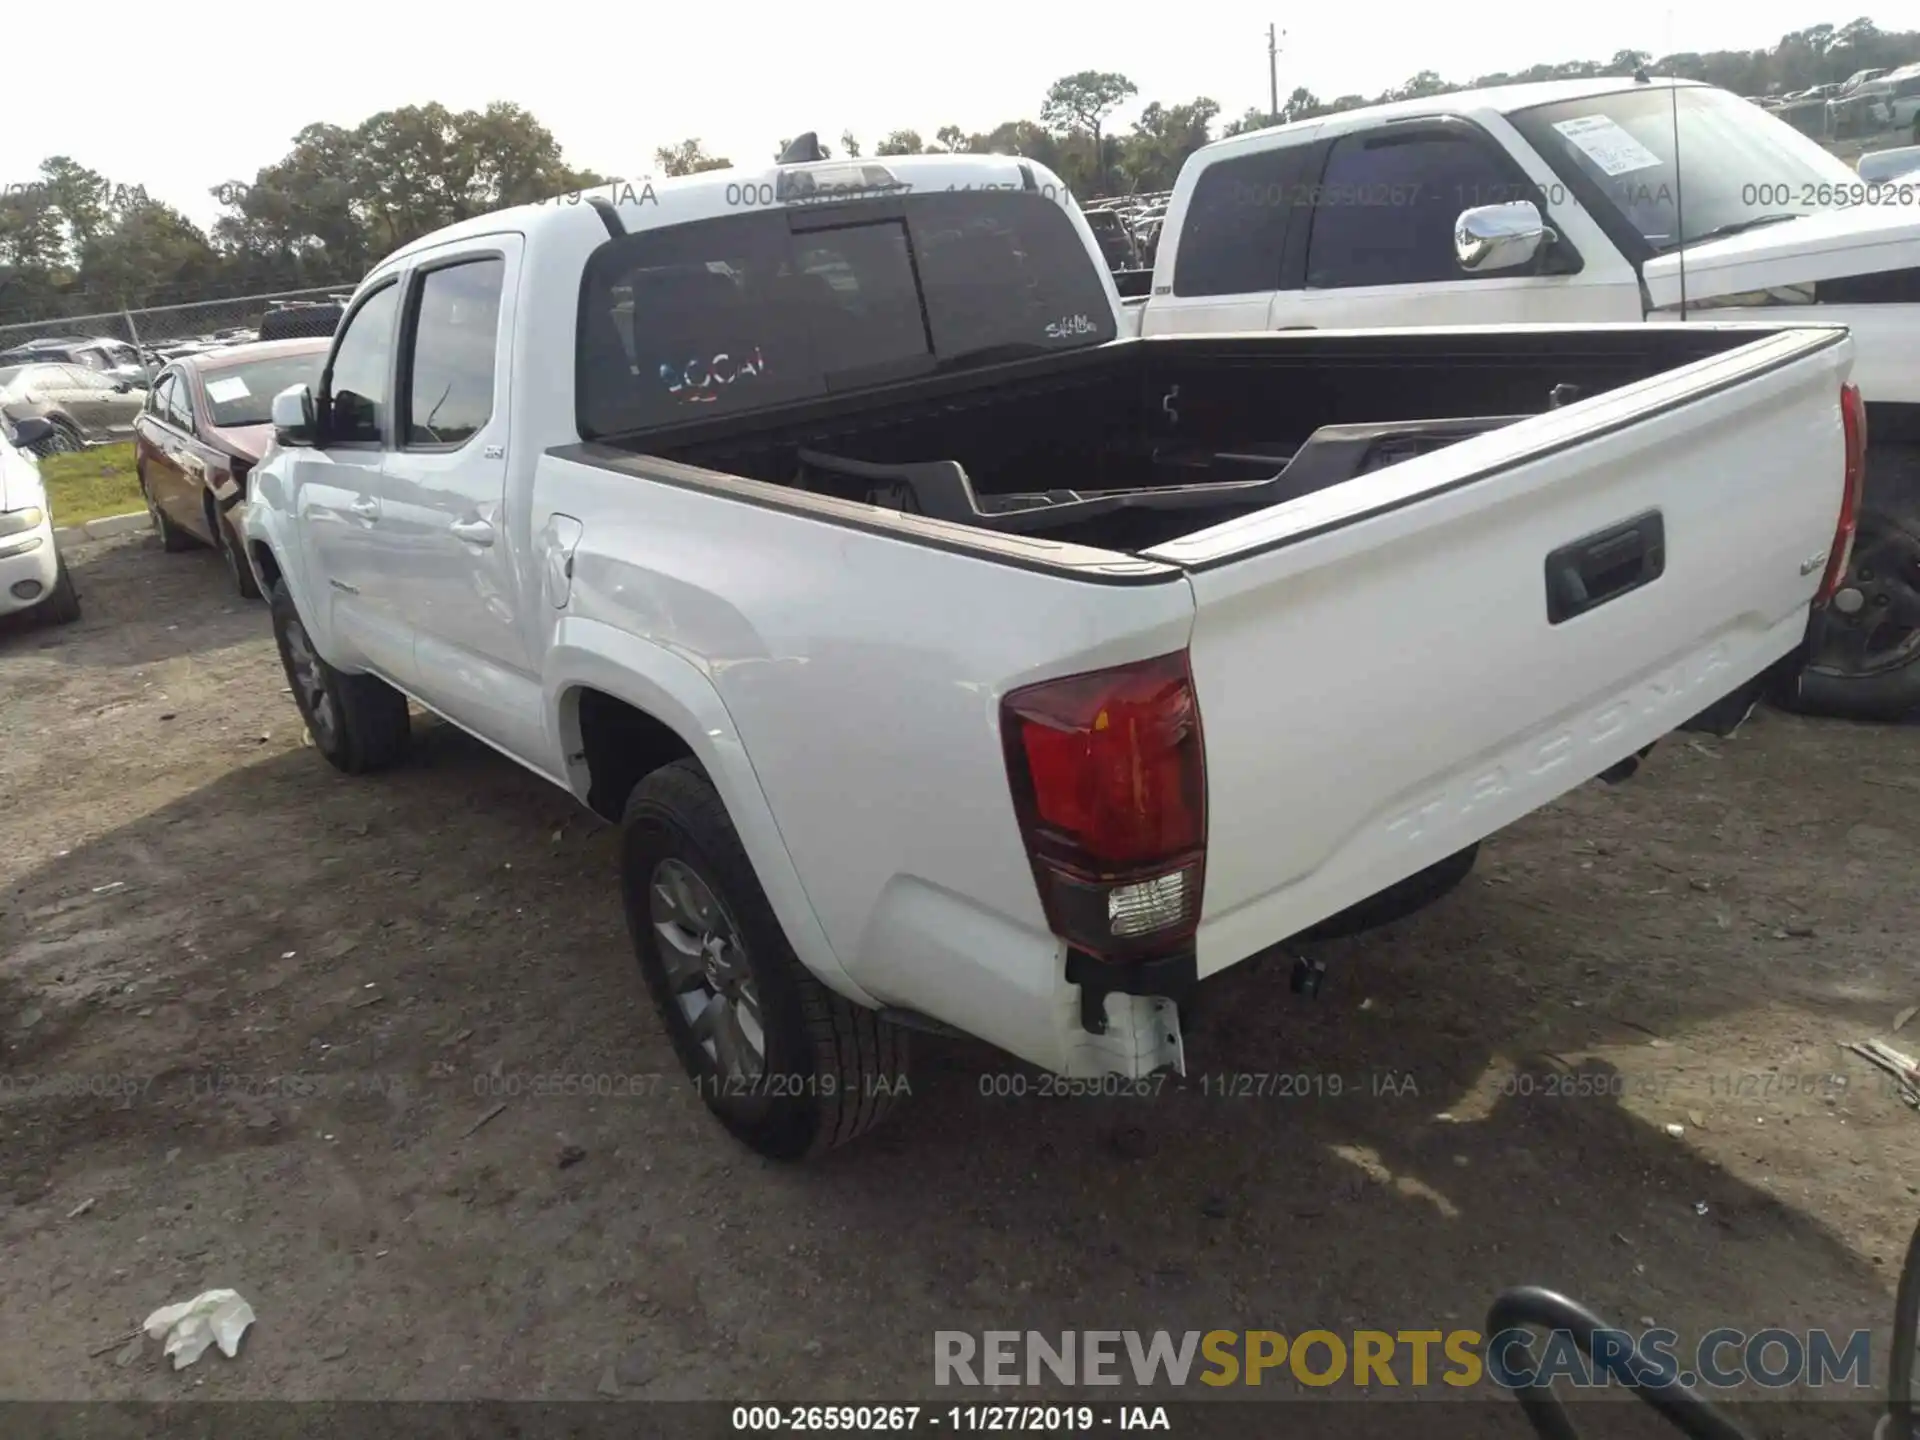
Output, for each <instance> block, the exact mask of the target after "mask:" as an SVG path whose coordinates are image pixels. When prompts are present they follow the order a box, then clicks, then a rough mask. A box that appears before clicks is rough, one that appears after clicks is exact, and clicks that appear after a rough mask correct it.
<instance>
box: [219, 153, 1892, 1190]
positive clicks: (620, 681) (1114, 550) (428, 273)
mask: <svg viewBox="0 0 1920 1440" xmlns="http://www.w3.org/2000/svg"><path fill="white" fill-rule="evenodd" d="M1063 195H1064V191H1063V189H1062V187H1061V186H1060V184H1059V181H1058V180H1057V179H1056V178H1055V177H1054V176H1052V175H1051V174H1049V173H1047V172H1046V171H1045V170H1044V169H1042V168H1041V167H1039V166H1037V165H1032V164H1029V163H1027V162H1023V161H1019V160H1017V159H1009V158H1001V157H991V156H969V157H942V158H930V157H916V158H906V159H888V160H887V161H886V162H885V163H884V164H882V163H879V162H868V161H857V162H841V163H831V162H829V163H810V164H800V163H796V164H788V165H777V166H775V167H773V168H771V169H768V170H765V171H757V172H741V171H735V170H728V171H723V172H719V173H710V174H705V175H698V176H692V177H686V178H682V179H675V180H668V181H664V182H655V183H653V184H649V185H645V186H642V185H639V184H634V185H624V186H613V187H608V188H607V189H604V190H601V191H596V192H595V193H593V194H592V195H590V196H588V197H586V201H585V203H567V202H561V203H558V204H548V205H545V206H526V207H522V208H519V209H514V210H507V211H503V212H501V213H498V214H494V215H488V216H485V217H482V218H479V219H475V220H470V221H467V222H464V223H462V224H459V225H456V226H453V227H451V228H449V229H446V230H442V231H440V232H437V233H435V234H433V235H430V236H428V237H426V238H424V239H422V240H420V241H418V242H416V243H414V244H412V245H409V246H407V247H406V248H405V249H403V250H400V251H399V252H397V253H395V254H394V255H392V256H391V257H389V258H388V259H387V260H385V261H383V262H382V263H381V264H380V265H379V266H378V267H377V268H376V269H375V270H374V271H373V273H372V274H371V275H369V276H368V278H367V279H366V281H365V282H364V283H363V284H362V285H361V286H360V288H359V290H358V291H357V292H356V294H355V295H354V297H353V300H352V302H351V304H350V305H349V306H348V309H347V313H346V315H345V317H344V319H343V321H342V323H341V326H340V329H339V331H338V333H337V335H336V336H335V338H334V341H333V349H332V352H331V354H330V356H329V358H328V359H327V361H326V363H325V367H324V370H323V372H322V375H321V379H320V382H319V386H318V388H317V390H316V391H311V392H310V391H309V390H308V389H307V388H306V387H296V388H295V389H292V390H289V391H287V392H284V393H282V394H281V395H279V396H277V397H276V399H275V402H274V418H275V424H276V426H277V427H278V433H277V442H276V447H275V449H274V450H273V451H272V452H270V453H269V455H268V456H267V457H266V458H265V459H264V460H263V461H262V463H261V464H259V465H258V466H257V467H256V468H255V469H254V470H253V471H252V472H251V476H250V495H249V500H248V503H247V505H246V507H245V515H244V519H243V522H242V525H243V530H244V534H245V537H246V543H247V551H248V556H249V559H250V561H251V563H252V565H253V566H254V569H255V572H256V575H257V577H258V579H259V581H260V584H261V587H262V588H263V589H264V590H265V591H266V592H267V593H268V594H269V596H270V597H271V610H272V617H273V626H274V631H275V634H276V637H277V640H278V643H279V646H280V651H281V655H282V658H283V660H284V662H285V665H286V670H287V675H288V677H289V683H290V685H291V687H292V689H293V693H294V697H295V702H296V704H297V705H298V707H299V709H300V712H301V714H302V716H303V718H304V720H305V722H306V725H307V727H308V730H309V732H310V733H311V735H312V737H313V739H314V742H315V745H316V746H317V748H318V749H319V750H320V751H321V753H322V754H323V755H324V756H325V757H326V758H327V759H328V760H329V761H331V762H332V763H333V764H334V765H335V766H337V767H338V768H339V769H341V770H343V771H347V772H362V771H370V770H376V769H379V768H381V767H383V766H386V765H391V764H393V763H395V762H397V761H399V760H400V759H401V758H402V757H403V755H404V754H405V752H406V749H407V744H408V737H409V734H410V719H409V702H410V701H416V702H418V703H419V704H420V705H421V706H423V707H425V708H426V709H428V710H430V711H434V712H437V713H438V714H440V715H442V716H444V717H445V718H446V719H448V720H450V721H451V722H452V723H454V724H455V725H458V726H459V727H461V728H462V729H464V730H466V731H468V732H470V733H471V734H473V735H475V736H477V737H479V738H480V739H481V740H482V741H484V742H485V743H487V744H489V745H491V746H493V747H494V748H496V749H498V750H499V751H501V752H502V753H503V754H505V755H507V756H509V757H510V758H512V759H513V760H515V761H517V762H518V763H520V764H521V765H523V766H525V767H527V768H528V769H530V770H532V771H533V772H534V773H536V774H538V775H540V776H542V777H544V778H545V779H547V780H549V781H550V782H552V783H553V784H554V785H556V786H559V787H560V788H562V789H564V790H566V791H567V792H569V793H570V794H572V795H573V796H575V797H576V798H577V799H578V800H580V801H581V802H582V803H583V804H584V805H586V806H588V807H589V808H590V809H592V810H593V811H594V812H595V813H597V814H598V815H600V816H601V817H603V818H604V819H606V820H607V821H610V822H613V823H616V824H619V825H621V826H622V827H623V829H624V842H623V874H622V884H623V887H624V895H625V899H626V907H627V914H628V919H629V922H630V926H631V930H632V935H633V941H634V945H635V950H636V954H637V958H638V961H639V967H640V970H641V972H642V974H643V975H644V977H645V979H646V982H647V984H648V986H649V988H650V989H651V991H652V994H653V997H654V1000H655V1002H656V1004H657V1006H658V1009H659V1011H660V1014H661V1016H662V1018H663V1022H664V1024H665V1027H666V1029H667V1032H668V1034H669V1035H670V1037H671V1039H672V1042H673V1045H674V1047H675V1049H676V1051H677V1053H678V1055H679V1057H680V1059H681V1061H682V1063H683V1064H684V1065H685V1067H686V1069H687V1072H688V1074H689V1076H690V1078H691V1080H692V1082H693V1084H694V1085H695V1086H696V1087H697V1088H698V1090H699V1093H700V1094H701V1096H702V1098H703V1099H704V1100H705V1101H706V1102H707V1104H708V1105H709V1106H710V1107H711V1108H712V1109H713V1110H714V1112H715V1113H716V1114H717V1115H718V1116H719V1118H720V1119H721V1120H722V1121H723V1122H724V1123H725V1125H726V1126H727V1127H728V1128H729V1129H730V1130H731V1131H732V1132H733V1133H734V1134H735V1135H736V1136H738V1137H740V1138H741V1139H742V1140H743V1141H745V1142H746V1143H747V1144H749V1145H751V1146H753V1147H754V1148H756V1149H757V1150H759V1151H760V1152H762V1153H764V1154H767V1155H772V1156H777V1157H782V1158H791V1157H797V1156H802V1155H806V1154H811V1153H815V1152H817V1151H819V1150H822V1149H824V1148H826V1147H828V1146H831V1145H835V1144H838V1143H840V1142H842V1141H845V1140H848V1139H850V1138H852V1137H853V1136H855V1135H857V1134H859V1133H860V1132H861V1131H863V1130H864V1129H866V1128H868V1127H869V1126H870V1125H872V1124H873V1123H874V1121H875V1120H877V1119H878V1118H879V1117H880V1116H881V1115H882V1114H883V1113H884V1112H885V1111H887V1110H888V1109H889V1108H890V1107H891V1106H892V1105H893V1104H894V1102H895V1101H896V1100H897V1098H898V1097H899V1096H900V1095H901V1094H902V1093H904V1090H905V1085H904V1083H903V1078H902V1077H903V1074H904V1066H905V1064H906V1040H907V1036H908V1034H909V1032H910V1031H912V1030H914V1029H934V1030H946V1031H958V1032H962V1033H965V1034H967V1035H971V1036H976V1037H979V1038H981V1039H983V1040H986V1041H988V1042H990V1043H992V1044H993V1045H996V1046H998V1047H1000V1048H1001V1049H1002V1050H1004V1051H1007V1052H1010V1053H1011V1054H1013V1055H1015V1056H1018V1057H1020V1058H1022V1059H1024V1060H1026V1061H1029V1062H1031V1063H1033V1064H1034V1065H1037V1066H1041V1067H1044V1068H1045V1069H1047V1070H1049V1071H1053V1072H1055V1073H1057V1074H1060V1075H1064V1076H1069V1077H1075V1078H1078V1079H1082V1080H1086V1081H1089V1082H1092V1083H1096V1084H1099V1085H1103V1086H1113V1087H1116V1088H1123V1087H1127V1086H1133V1085H1137V1084H1139V1083H1141V1082H1143V1081H1145V1080H1146V1079H1147V1078H1148V1077H1151V1076H1153V1075H1155V1074H1157V1073H1160V1072H1163V1071H1165V1070H1167V1069H1168V1068H1174V1069H1180V1068H1182V1067H1183V1066H1184V1063H1185V1061H1184V1045H1185V1042H1184V1040H1183V1032H1182V1028H1181V1008H1182V1005H1183V1003H1184V1002H1185V1001H1186V1000H1187V999H1189V998H1190V997H1191V995H1192V993H1193V992H1194V989H1195V987H1196V986H1197V985H1198V984H1200V983H1201V982H1203V981H1204V980H1205V979H1206V978H1207V977H1210V976H1213V975H1216V974H1218V973H1219V972H1221V971H1223V970H1225V969H1227V968H1228V967H1230V966H1233V965H1237V964H1240V963H1241V962H1243V961H1245V960H1247V959H1249V958H1251V957H1253V956H1255V955H1258V954H1261V953H1263V952H1269V951H1272V950H1274V949H1276V948H1277V947H1279V946H1280V945H1281V944H1282V942H1285V941H1286V940H1288V938H1289V937H1292V936H1295V935H1298V934H1300V933H1302V932H1304V931H1307V930H1309V929H1310V928H1312V927H1315V926H1317V925H1320V924H1322V923H1323V922H1326V921H1328V920H1329V918H1330V917H1332V918H1334V919H1336V920H1337V919H1338V918H1339V917H1340V916H1342V915H1348V916H1352V915H1355V914H1360V915H1363V916H1364V915H1365V914H1367V913H1369V910H1368V907H1373V910H1372V913H1375V914H1378V913H1379V911H1380V907H1381V906H1382V905H1383V904H1384V905H1385V906H1386V908H1387V909H1388V910H1392V909H1393V908H1394V907H1395V906H1396V905H1398V906H1400V907H1401V908H1402V909H1403V910H1404V909H1405V908H1411V906H1413V905H1416V904H1418V903H1420V901H1421V900H1423V899H1425V898H1431V896H1432V895H1434V894H1437V893H1438V892H1439V891H1440V890H1442V889H1444V888H1445V886H1446V885H1447V884H1448V883H1452V882H1454V881H1457V880H1458V878H1459V877H1460V876H1461V875H1464V874H1465V873H1466V867H1467V866H1468V865H1470V864H1471V862H1472V857H1473V852H1474V848H1475V846H1476V845H1477V843H1478V842H1479V841H1480V840H1481V839H1482V838H1483V837H1485V836H1487V835H1489V834H1491V833H1493V832H1494V831H1496V830H1498V829H1500V828H1501V827H1503V826H1505V825H1508V824H1510V823H1512V822H1513V821H1515V820H1517V819H1519V818H1520V817H1521V816H1523V815H1525V814H1527V813H1528V812H1529V811H1531V810H1534V809H1536V808H1537V807H1539V806H1541V805H1544V804H1546V803H1547V802H1549V801H1551V800H1553V799H1554V798H1555V797H1557V796H1559V795H1561V794H1564V793H1565V792H1566V791H1568V790H1570V789H1572V788H1574V787H1575V786H1578V785H1580V784H1581V783H1583V782H1584V781H1586V780H1588V779H1590V778H1592V777H1594V776H1596V775H1602V774H1605V775H1608V776H1616V775H1620V774H1622V773H1624V772H1625V771H1626V770H1628V769H1630V768H1631V766H1632V765H1633V763H1634V762H1635V760H1636V758H1637V757H1638V756H1639V755H1641V754H1643V753H1644V752H1645V751H1646V749H1648V748H1649V747H1650V746H1651V745H1652V744H1653V743H1654V742H1655V741H1656V740H1658V739H1659V738H1660V737H1661V736H1662V735H1664V734H1666V733H1668V732H1670V731H1672V730H1674V729H1676V728H1678V727H1681V726H1683V725H1684V724H1685V723H1686V722H1687V721H1688V719H1689V717H1691V716H1694V715H1695V714H1696V713H1697V712H1699V711H1701V710H1702V709H1703V708H1706V707H1708V706H1709V705H1710V704H1711V703H1713V702H1715V701H1716V700H1718V699H1720V698H1721V697H1723V696H1725V695H1727V694H1729V693H1730V692H1734V691H1736V690H1737V689H1738V688H1739V687H1740V686H1741V685H1742V684H1743V683H1744V682H1746V681H1748V680H1749V679H1750V677H1753V676H1755V675H1757V674H1760V673H1761V672H1763V671H1765V670H1766V669H1767V668H1768V667H1770V666H1773V665H1775V664H1776V663H1777V662H1779V661H1780V660H1781V659H1782V657H1786V656H1790V655H1791V654H1793V652H1794V651H1795V649H1796V647H1797V646H1799V645H1800V644H1801V643H1802V640H1803V637H1804V634H1805V632H1806V629H1807V626H1808V622H1809V615H1810V612H1812V611H1815V610H1817V609H1818V607H1819V606H1820V605H1821V604H1822V603H1824V600H1825V598H1826V596H1827V595H1828V593H1829V592H1830V590H1831V587H1832V585H1833V583H1834V582H1835V581H1836V579H1837V577H1838V575H1839V573H1840V569H1841V568H1842V567H1843V566H1844V563H1845V556H1846V551H1847V548H1848V545H1849V543H1850V539H1851V529H1850V527H1851V523H1852V505H1853V497H1854V496H1855V494H1856V492H1857V488H1858V483H1859V474H1860V460H1861V443H1862V439H1863V434H1862V429H1861V411H1860V406H1859V397H1858V393H1857V391H1855V390H1854V389H1853V388H1852V387H1851V386H1850V385H1849V384H1848V371H1849V367H1850V365H1851V362H1852V342H1851V341H1850V340H1849V338H1848V337H1847V334H1846V332H1845V331H1844V330H1842V329H1839V328H1837V327H1836V328H1830V329H1824V330H1823V329H1811V328H1768V327H1758V326H1713V325H1686V326H1667V325H1653V326H1615V327H1602V328H1598V329H1560V330H1555V329H1540V328H1533V329H1513V330H1503V329H1500V328H1497V327H1496V328H1479V329H1471V328H1469V329H1459V330H1436V331H1432V332H1424V333H1393V332H1385V331H1375V332H1369V333H1355V334H1348V335H1340V336H1331V335H1314V334H1272V335H1255V336H1209V335H1198V336H1188V337H1180V338H1174V339H1152V340H1140V339H1132V340H1127V339H1118V338H1116V329H1117V314H1118V303H1117V301H1118V297H1117V294H1116V292H1115V290H1114V287H1113V284H1112V281H1111V279H1110V277H1109V275H1108V273H1107V270H1106V267H1105V265H1104V264H1103V263H1102V261H1101V257H1100V253H1099V250H1098V248H1097V246H1096V244H1095V242H1094V237H1093V235H1092V233H1091V231H1090V230H1089V228H1088V226H1087V224H1086V222H1085V220H1084V218H1083V217H1082V216H1081V215H1080V214H1079V212H1078V210H1077V209H1076V208H1075V207H1074V206H1073V205H1072V204H1071V202H1070V201H1069V202H1065V203H1063V199H1062V197H1063ZM1575 389H1577V390H1578V391H1579V393H1580V395H1581V396H1582V397H1583V398H1580V399H1578V400H1576V401H1572V402H1571V403H1556V402H1557V401H1558V402H1565V401H1566V400H1567V396H1568V394H1569V392H1570V391H1571V390H1575ZM1408 887H1411V888H1408Z"/></svg>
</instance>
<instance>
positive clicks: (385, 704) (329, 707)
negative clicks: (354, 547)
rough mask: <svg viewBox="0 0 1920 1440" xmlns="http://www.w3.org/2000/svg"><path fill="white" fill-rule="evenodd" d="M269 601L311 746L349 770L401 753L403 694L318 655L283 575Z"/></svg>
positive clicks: (361, 770) (375, 766)
mask: <svg viewBox="0 0 1920 1440" xmlns="http://www.w3.org/2000/svg"><path fill="white" fill-rule="evenodd" d="M269 603H270V606H271V608H272V611H273V638H274V640H275V642H276V643H277V644H278V645H279V647H280V663H281V664H282V665H284V666H285V667H286V671H287V684H288V685H290V686H291V687H292V688H293V703H294V704H295V705H296V706H297V707H299V710H300V718H301V719H302V720H305V721H306V722H307V734H309V735H310V736H312V737H313V746H314V749H316V750H318V751H319V752H320V753H321V754H322V755H324V756H326V757H327V760H328V763H330V764H331V765H332V766H333V767H334V768H335V769H336V770H342V771H345V772H346V773H347V774H349V775H363V774H366V773H368V772H369V771H374V770H384V769H386V768H387V767H388V766H390V765H394V764H397V763H398V762H399V761H400V760H402V759H404V758H405V756H406V753H407V745H408V741H409V739H410V738H411V729H410V726H409V722H408V719H407V697H406V696H404V695H402V694H401V693H400V692H399V691H398V690H395V689H394V688H393V687H392V686H391V685H388V684H387V683H386V682H385V681H383V680H379V679H377V678H375V677H374V676H372V675H347V674H344V673H342V672H341V671H339V670H336V669H334V668H333V666H331V665H329V664H328V663H327V662H326V661H325V660H323V659H321V658H320V652H319V651H317V650H315V649H314V648H313V640H312V637H311V636H309V635H308V634H307V627H306V625H305V624H304V623H303V622H302V621H301V619H300V612H299V611H298V610H296V609H295V608H294V604H293V596H292V595H291V594H290V593H289V592H288V590H287V582H286V581H284V580H279V581H275V582H274V586H273V595H272V597H271V599H270V601H269Z"/></svg>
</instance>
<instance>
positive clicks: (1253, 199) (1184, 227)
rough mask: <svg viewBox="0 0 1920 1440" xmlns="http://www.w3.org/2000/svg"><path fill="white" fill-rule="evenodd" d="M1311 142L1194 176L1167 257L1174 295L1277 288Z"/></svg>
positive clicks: (1211, 167) (1226, 162)
mask: <svg viewBox="0 0 1920 1440" xmlns="http://www.w3.org/2000/svg"><path fill="white" fill-rule="evenodd" d="M1311 152H1312V142H1311V140H1310V139H1308V140H1301V141H1296V142H1294V143H1292V144H1289V145H1282V146H1276V147H1274V148H1273V149H1270V150H1257V151H1255V152H1253V153H1252V154H1250V155H1236V156H1234V157H1233V158H1232V159H1228V160H1216V161H1214V163H1213V164H1211V165H1209V166H1207V168H1206V169H1205V170H1203V171H1201V172H1200V178H1199V179H1198V180H1197V181H1196V182H1195V183H1194V187H1193V197H1192V198H1191V199H1190V200H1188V201H1187V215H1186V219H1185V220H1184V221H1183V222H1182V224H1181V227H1180V239H1179V246H1180V248H1179V251H1178V253H1177V254H1176V255H1175V256H1174V268H1173V293H1174V294H1175V295H1178V296H1199V295H1250V294H1259V293H1262V292H1265V291H1268V290H1275V289H1278V288H1279V287H1280V276H1281V257H1282V252H1283V249H1284V247H1285V244H1286V239H1287V226H1288V222H1289V220H1290V219H1291V217H1292V215H1293V211H1294V208H1295V206H1296V204H1298V203H1299V201H1300V198H1301V192H1302V189H1303V187H1302V185H1301V183H1300V182H1301V179H1302V177H1303V176H1304V174H1305V171H1306V163H1307V157H1308V155H1309V154H1310V153H1311Z"/></svg>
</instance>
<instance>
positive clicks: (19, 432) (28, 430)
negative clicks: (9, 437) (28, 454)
mask: <svg viewBox="0 0 1920 1440" xmlns="http://www.w3.org/2000/svg"><path fill="white" fill-rule="evenodd" d="M53 436H54V429H53V422H52V421H51V420H47V419H44V418H42V417H41V416H39V415H30V416H28V417H27V418H26V419H25V420H16V421H14V422H13V444H14V448H16V449H19V450H33V449H35V448H37V447H38V446H41V445H44V444H46V443H47V441H49V440H51V439H52V438H53Z"/></svg>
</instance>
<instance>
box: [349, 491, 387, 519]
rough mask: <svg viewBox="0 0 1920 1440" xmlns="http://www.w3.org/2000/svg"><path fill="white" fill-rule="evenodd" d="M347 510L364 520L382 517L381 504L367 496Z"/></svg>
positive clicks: (354, 502) (350, 505) (356, 501)
mask: <svg viewBox="0 0 1920 1440" xmlns="http://www.w3.org/2000/svg"><path fill="white" fill-rule="evenodd" d="M347 508H348V509H349V510H351V511H353V513H354V514H356V515H358V516H359V517H360V518H361V519H362V520H374V519H377V518H379V515H380V502H379V501H378V500H375V499H372V498H370V497H368V496H365V495H362V496H361V497H360V498H359V499H357V500H355V501H353V502H352V503H351V504H349V505H348V506H347Z"/></svg>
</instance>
